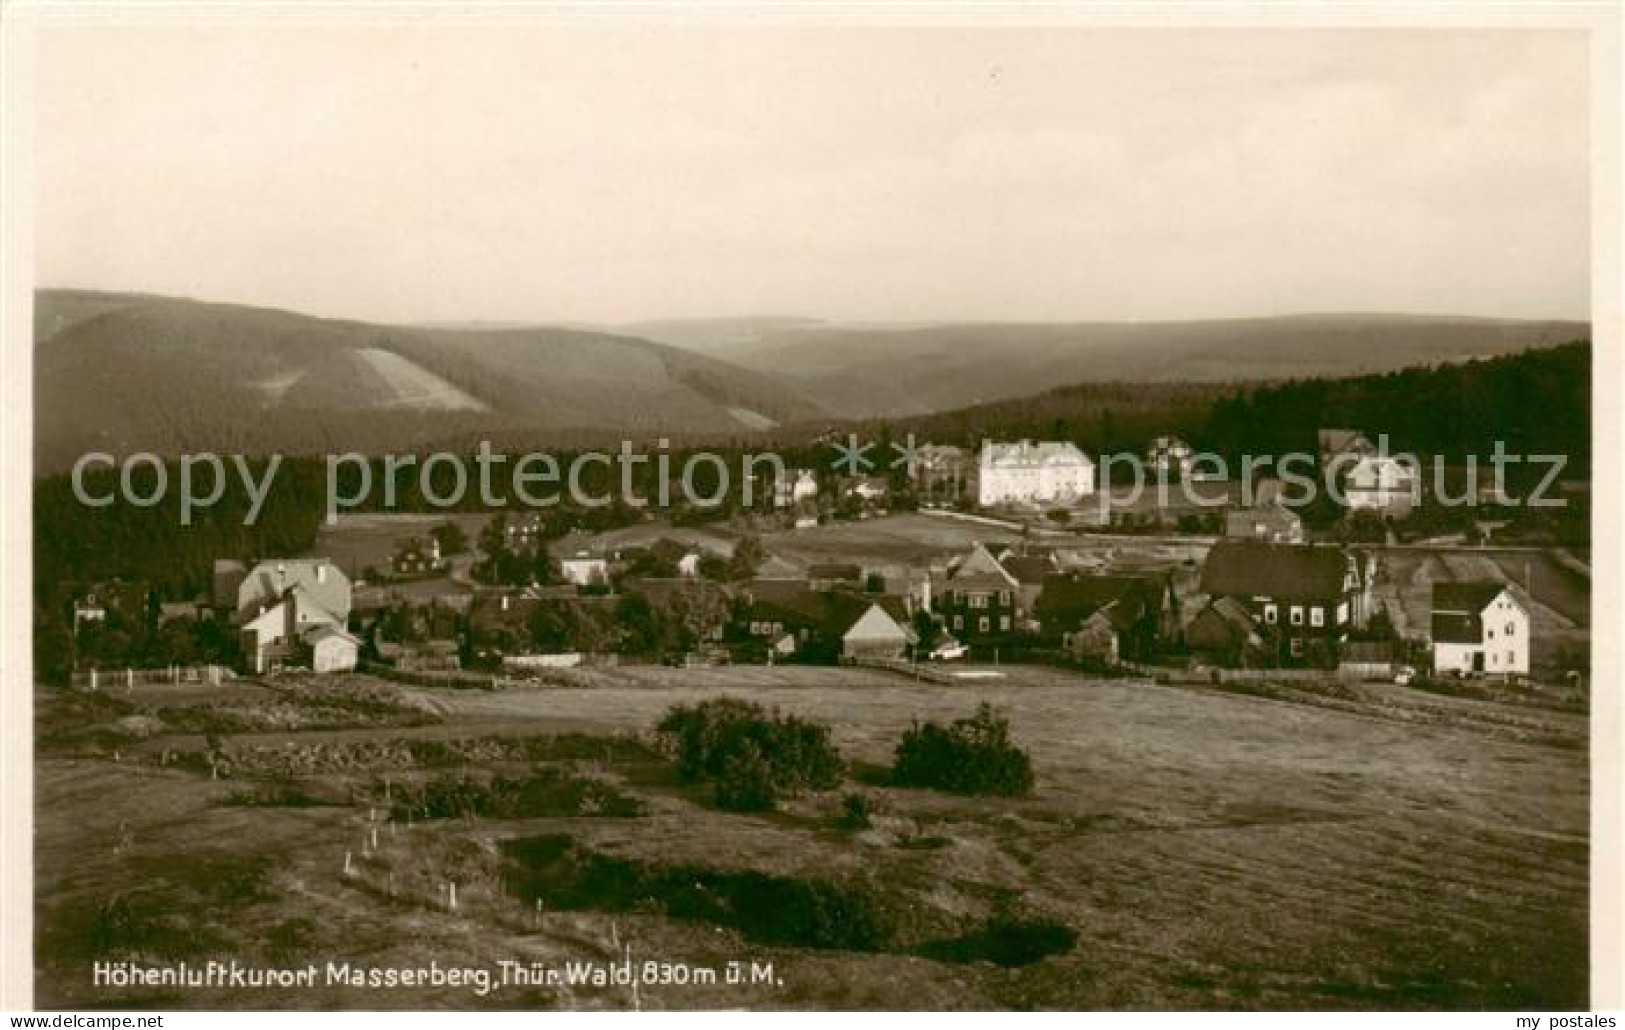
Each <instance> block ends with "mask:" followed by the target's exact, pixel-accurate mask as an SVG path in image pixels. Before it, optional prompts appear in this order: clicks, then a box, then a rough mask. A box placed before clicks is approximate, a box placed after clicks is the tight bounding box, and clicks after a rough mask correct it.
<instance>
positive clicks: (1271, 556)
mask: <svg viewBox="0 0 1625 1030" xmlns="http://www.w3.org/2000/svg"><path fill="white" fill-rule="evenodd" d="M1349 563H1350V555H1349V552H1347V551H1345V550H1343V549H1342V548H1340V547H1317V546H1314V545H1311V544H1272V543H1265V542H1263V541H1256V540H1220V541H1219V542H1218V543H1216V544H1214V545H1213V549H1212V550H1210V551H1208V555H1207V561H1206V562H1205V563H1203V565H1202V587H1201V589H1202V592H1203V593H1204V594H1212V595H1213V596H1215V597H1277V598H1290V599H1294V600H1310V601H1313V600H1324V601H1336V600H1338V599H1340V598H1341V597H1342V596H1343V581H1344V577H1345V576H1347V575H1348V573H1349Z"/></svg>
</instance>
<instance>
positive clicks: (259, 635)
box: [214, 558, 361, 673]
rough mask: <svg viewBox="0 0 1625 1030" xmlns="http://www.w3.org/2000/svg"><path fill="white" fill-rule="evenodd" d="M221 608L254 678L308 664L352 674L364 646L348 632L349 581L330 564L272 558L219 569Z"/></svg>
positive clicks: (223, 565)
mask: <svg viewBox="0 0 1625 1030" xmlns="http://www.w3.org/2000/svg"><path fill="white" fill-rule="evenodd" d="M214 588H215V601H216V607H218V608H220V609H221V610H222V611H226V612H229V613H230V617H231V621H232V622H233V623H234V624H235V625H236V627H237V633H238V640H239V642H240V643H241V644H242V648H243V656H244V658H245V659H246V661H247V664H248V667H249V669H250V670H251V671H252V672H255V673H264V672H269V671H271V670H272V669H274V668H276V667H278V666H281V665H286V664H289V663H296V662H303V661H308V662H309V663H310V668H311V669H312V670H313V671H315V672H343V671H345V670H348V669H353V668H355V666H356V662H357V659H358V656H359V649H360V643H361V642H360V641H359V640H357V639H356V638H355V637H354V636H352V635H351V634H350V633H349V632H348V631H347V630H346V629H345V623H346V622H347V621H348V620H349V617H350V607H351V601H352V597H351V588H350V578H349V577H348V576H346V575H345V574H344V573H343V572H342V571H340V570H339V568H338V566H336V565H334V564H333V563H332V562H331V561H329V560H328V559H326V558H271V559H267V560H264V561H260V562H257V563H255V565H254V566H253V567H252V568H249V567H248V566H246V565H244V564H243V563H242V562H237V561H232V560H229V559H227V560H221V561H217V562H215V566H214Z"/></svg>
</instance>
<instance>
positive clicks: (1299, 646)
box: [1291, 637, 1303, 658]
mask: <svg viewBox="0 0 1625 1030" xmlns="http://www.w3.org/2000/svg"><path fill="white" fill-rule="evenodd" d="M1291 647H1292V657H1294V658H1302V657H1303V641H1302V640H1301V639H1299V638H1298V637H1293V638H1292V645H1291Z"/></svg>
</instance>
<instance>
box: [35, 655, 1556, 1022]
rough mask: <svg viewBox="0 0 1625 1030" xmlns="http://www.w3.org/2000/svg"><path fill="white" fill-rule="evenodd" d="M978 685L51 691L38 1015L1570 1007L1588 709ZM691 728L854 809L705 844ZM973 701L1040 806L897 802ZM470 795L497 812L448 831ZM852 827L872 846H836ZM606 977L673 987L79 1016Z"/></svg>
mask: <svg viewBox="0 0 1625 1030" xmlns="http://www.w3.org/2000/svg"><path fill="white" fill-rule="evenodd" d="M966 671H968V672H972V673H973V674H972V675H970V676H966V677H964V678H962V679H960V680H958V681H956V682H953V683H950V684H948V685H934V684H928V683H920V682H916V681H912V680H910V679H908V678H906V677H904V676H902V675H897V674H892V673H884V672H877V671H863V670H856V669H846V668H810V667H778V668H762V667H734V668H720V669H685V670H676V669H664V668H658V667H624V668H619V669H602V670H584V671H580V672H570V673H560V674H559V675H558V676H557V677H556V678H555V680H554V681H553V683H552V684H551V685H549V686H545V687H538V688H536V689H527V690H506V691H478V690H465V691H453V690H430V689H419V688H405V687H397V686H395V685H392V684H387V683H384V682H382V681H379V680H373V679H370V678H368V677H363V676H351V677H342V678H337V679H333V680H331V681H330V682H327V683H321V682H318V681H316V680H313V679H312V680H304V681H299V680H290V679H276V680H268V681H265V682H264V683H263V684H259V683H252V682H249V683H244V682H239V683H236V684H231V685H227V686H224V687H221V688H218V689H217V690H215V691H213V692H208V691H204V692H199V691H198V690H197V689H195V688H194V689H192V690H190V691H189V692H188V693H186V694H181V695H172V694H166V693H165V690H164V688H150V689H145V690H143V689H141V688H138V689H137V690H136V692H134V693H133V694H130V695H127V696H119V695H109V694H101V695H63V694H59V693H55V692H45V691H41V692H40V693H38V694H37V696H36V704H37V712H38V737H39V752H38V762H37V771H36V790H37V794H38V796H37V808H36V811H37V813H38V814H37V851H36V870H37V871H36V890H37V892H38V919H37V926H36V934H37V944H38V952H37V953H38V958H37V1002H38V1004H40V1005H41V1006H44V1007H73V1008H90V1007H123V1008H139V1007H163V1008H181V1007H190V1008H202V1007H211V1008H212V1007H228V1008H229V1007H249V1006H265V1007H276V1006H278V1005H288V1006H294V1005H296V1006H299V1007H306V1008H308V1007H358V1008H360V1007H365V1008H394V1007H439V1008H461V1007H490V1008H505V1009H512V1008H554V1007H572V1008H576V1007H585V1008H624V1007H630V1006H633V1005H637V1006H641V1007H645V1008H698V1007H705V1008H719V1007H721V1008H728V1007H753V1008H779V1007H785V1008H818V1007H830V1008H857V1007H876V1008H910V1009H915V1008H918V1009H930V1008H993V1007H1016V1008H1048V1007H1067V1008H1091V1007H1109V1008H1118V1007H1123V1008H1141V1007H1167V1006H1172V1007H1188V1008H1304V1007H1310V1008H1319V1007H1328V1008H1414V1007H1422V1008H1431V1007H1440V1008H1451V1007H1468V1008H1474V1007H1488V1008H1530V1009H1566V1008H1577V1007H1584V1006H1585V1005H1586V997H1587V986H1586V980H1585V970H1586V955H1587V915H1586V913H1587V897H1588V866H1587V862H1588V843H1587V828H1588V815H1587V810H1588V803H1587V798H1588V785H1587V725H1586V714H1585V710H1584V704H1583V701H1577V700H1576V699H1575V698H1573V697H1560V696H1556V695H1540V694H1529V695H1523V696H1516V697H1510V698H1508V697H1505V696H1497V697H1495V698H1490V697H1480V696H1459V697H1446V696H1441V695H1435V694H1426V693H1422V692H1420V691H1415V690H1410V689H1408V688H1402V687H1394V686H1360V685H1352V684H1337V683H1332V682H1328V683H1326V684H1324V685H1314V684H1303V683H1295V684H1292V685H1291V686H1290V687H1288V686H1285V685H1282V686H1279V687H1277V686H1272V685H1268V684H1255V685H1250V686H1247V687H1245V688H1243V687H1240V686H1237V685H1234V684H1232V685H1229V686H1227V687H1224V688H1217V687H1205V686H1204V687H1185V686H1166V685H1157V684H1153V683H1148V682H1142V681H1130V680H1091V679H1084V678H1081V677H1079V676H1077V675H1075V674H1072V673H1068V672H1063V671H1059V670H1050V669H1046V668H1038V667H1006V668H1002V669H981V670H966ZM718 695H730V696H735V697H740V698H747V699H750V700H753V701H756V702H759V703H761V704H763V705H766V706H768V707H770V708H776V709H778V710H780V711H782V712H784V713H788V714H794V715H798V716H805V717H808V718H812V719H816V720H820V721H823V722H826V723H828V724H829V725H830V726H831V728H832V738H833V741H834V743H835V744H836V746H837V747H838V748H839V750H840V751H841V753H842V755H843V757H844V758H845V759H846V760H847V764H848V768H847V772H846V775H845V782H844V783H843V784H842V785H841V786H840V787H839V788H838V789H836V790H833V791H828V792H820V793H811V794H805V795H803V796H801V797H799V798H796V799H794V800H791V801H789V802H788V803H786V804H784V805H782V806H781V807H780V810H778V811H774V812H766V813H758V814H742V813H736V812H727V811H723V810H721V809H719V808H718V807H717V806H716V805H715V804H714V802H713V799H712V796H711V791H710V788H709V787H708V786H705V785H703V784H694V783H691V782H686V781H683V780H680V779H679V778H678V777H677V775H676V773H675V770H674V767H673V765H672V763H671V761H670V760H669V757H668V755H667V754H666V752H665V751H664V750H663V749H662V747H661V746H660V742H659V740H658V739H657V738H656V737H655V736H654V735H653V734H652V732H651V730H652V728H653V727H654V725H655V723H656V722H657V721H658V720H659V719H660V718H661V716H662V714H663V713H664V712H665V711H666V710H667V709H668V708H669V707H670V706H672V705H673V704H678V703H688V702H694V701H697V700H701V699H705V698H709V697H715V696H718ZM982 701H988V702H992V703H993V704H995V705H996V706H998V707H999V708H1000V709H1002V710H1003V711H1004V712H1005V713H1007V714H1008V716H1009V718H1010V721H1011V731H1012V735H1013V737H1014V739H1015V740H1016V741H1017V742H1018V743H1019V744H1021V745H1022V746H1024V747H1026V748H1027V749H1028V750H1029V751H1030V753H1031V757H1032V761H1033V767H1034V769H1035V771H1036V773H1037V783H1036V788H1035V790H1034V791H1033V793H1032V794H1031V796H1028V797H1023V798H1017V799H994V798H975V797H963V796H956V795H949V794H943V793H938V792H934V791H926V790H913V789H902V788H899V787H895V786H892V785H890V783H889V780H888V767H889V765H890V762H891V758H892V751H893V748H894V747H895V745H896V742H897V740H898V738H899V737H900V735H901V734H902V733H903V732H904V731H905V730H907V729H908V728H909V727H910V725H911V724H913V723H914V722H915V721H916V720H925V719H935V720H939V721H946V720H951V719H954V718H958V717H960V716H964V715H967V714H969V713H970V712H971V711H972V710H973V709H974V708H975V706H976V705H977V704H978V703H979V702H982ZM493 778H495V779H493ZM503 778H506V779H503ZM470 782H474V783H479V784H484V785H485V787H483V788H481V789H482V790H483V791H484V793H478V792H476V793H475V794H473V795H470V796H471V797H472V801H471V802H469V803H468V804H464V805H463V806H462V807H461V808H458V807H456V806H454V805H449V803H448V802H446V801H445V799H446V797H447V796H448V794H447V791H446V790H445V789H444V788H446V786H447V784H448V783H452V784H454V785H455V784H461V786H460V787H459V788H458V789H460V790H464V791H468V790H470V789H471V788H469V787H468V786H467V784H468V783H470ZM504 783H506V784H507V785H508V787H507V788H504V787H503V784H504ZM514 784H523V785H524V786H523V787H515V786H513V785H514ZM499 788H501V789H499ZM509 788H511V789H509ZM502 789H509V793H507V794H503V793H502ZM851 794H861V795H863V796H864V797H865V798H866V799H867V801H868V807H869V809H870V811H871V813H872V815H871V817H870V818H869V819H868V820H867V822H868V825H867V826H861V825H853V824H852V823H850V822H849V821H846V820H843V818H842V811H843V801H844V798H845V797H846V796H847V795H851ZM452 884H455V885H456V900H455V907H454V906H453V902H452V898H451V897H450V888H451V885H452ZM1033 925H1043V926H1047V927H1055V926H1060V927H1064V928H1066V930H1067V931H1070V933H1069V934H1061V935H1060V937H1061V939H1059V940H1055V939H1047V940H1046V942H1045V943H1043V944H1042V945H1041V946H1040V945H1034V946H1031V947H1028V946H1025V944H1024V942H1023V941H1022V940H1020V939H1017V937H1018V936H1019V935H1017V934H1016V932H1015V931H1013V930H1010V928H1011V927H1018V928H1019V927H1023V926H1033ZM1001 927H1002V928H1004V930H1003V931H1001V930H1000V928H1001ZM1001 932H1005V936H1004V937H1001V936H1000V933H1001ZM1074 935H1075V936H1074ZM1052 936H1053V935H1052ZM1027 943H1030V942H1027ZM628 955H630V957H631V959H632V960H633V962H634V963H635V964H636V966H637V968H639V969H642V968H643V963H645V962H649V961H654V962H660V963H669V964H670V965H669V966H667V967H665V972H664V973H661V974H659V975H656V976H655V977H654V978H652V979H648V980H641V982H639V983H638V984H637V985H636V986H633V985H631V984H617V983H613V982H611V983H605V984H602V985H595V984H590V983H580V984H571V983H567V982H560V981H554V982H546V983H533V984H528V985H527V984H520V983H517V982H514V983H508V984H504V985H502V986H498V987H496V988H495V989H492V990H489V991H487V992H485V993H481V992H480V991H479V990H478V989H476V988H473V987H469V986H444V985H443V986H433V987H421V988H395V989H387V988H376V987H367V986H351V985H345V984H335V983H327V982H325V980H323V981H320V982H318V984H317V986H315V987H314V988H313V989H300V990H298V991H296V992H290V991H289V989H287V988H278V987H271V986H267V987H263V988H253V987H214V988H198V989H190V988H187V989H182V988H162V987H127V988H117V987H97V986H94V985H93V984H92V981H91V964H92V963H93V962H95V961H97V960H133V961H138V962H142V963H145V964H152V965H160V964H165V963H173V962H177V961H182V960H185V961H189V962H192V963H194V964H195V963H201V962H205V961H208V960H210V959H215V960H220V961H231V960H237V961H239V962H241V963H243V964H244V965H253V966H276V967H286V968H297V967H303V966H305V965H307V964H314V965H316V966H318V967H320V968H321V969H322V970H323V971H324V974H325V971H326V970H327V969H328V968H329V966H328V964H329V963H335V964H340V965H342V964H345V963H348V964H349V965H350V966H351V967H352V968H360V967H376V968H383V967H421V966H427V965H428V964H430V963H431V962H433V963H438V964H439V966H440V967H458V968H465V967H466V968H484V969H487V970H494V971H497V972H496V973H493V975H498V974H499V972H500V969H501V967H500V965H499V964H500V963H502V962H504V961H512V962H516V963H521V964H530V963H541V964H543V965H545V966H549V967H554V968H562V964H564V963H568V962H571V961H585V962H613V961H616V960H624V959H625V958H626V957H627V956H628ZM730 963H741V965H738V966H732V965H730ZM752 963H754V965H752ZM768 965H771V967H772V972H771V974H770V975H769V974H767V973H766V972H765V970H766V967H767V966H768ZM673 970H677V972H673ZM706 971H710V975H709V976H708V975H707V972H706ZM730 971H732V972H733V973H735V974H737V975H734V976H730V975H729V974H730ZM741 971H743V972H741ZM662 977H664V979H665V981H666V982H657V981H659V980H661V979H662ZM499 979H500V977H499ZM640 979H641V978H640ZM679 980H687V982H686V983H683V982H678V981H679ZM730 981H737V982H730Z"/></svg>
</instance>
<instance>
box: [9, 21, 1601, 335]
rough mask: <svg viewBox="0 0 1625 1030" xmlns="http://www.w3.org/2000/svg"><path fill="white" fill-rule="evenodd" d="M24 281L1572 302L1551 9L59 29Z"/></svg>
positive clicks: (1573, 65) (943, 307)
mask: <svg viewBox="0 0 1625 1030" xmlns="http://www.w3.org/2000/svg"><path fill="white" fill-rule="evenodd" d="M35 63H36V83H35V112H36V124H35V148H36V149H35V172H34V177H35V182H36V203H35V220H36V224H35V240H36V262H37V280H38V282H39V283H40V285H42V286H82V287H96V288H107V289H130V290H144V291H149V292H155V293H163V294H172V295H180V296H191V297H198V298H202V299H209V300H229V301H238V302H244V303H251V304H262V305H268V306H275V307H285V308H290V309H294V310H299V311H304V312H309V313H313V314H321V315H332V316H342V317H353V318H363V319H372V320H379V321H393V322H416V321H558V322H592V323H601V324H603V323H623V322H630V321H636V320H642V319H657V318H695V317H724V316H741V315H796V316H805V317H823V318H831V319H852V320H914V321H931V320H962V319H973V320H1020V321H1061V320H1120V319H1144V320H1151V319H1185V318H1206V317H1228V316H1247V315H1268V314H1278V313H1288V312H1309V311H1398V312H1427V313H1449V314H1471V315H1489V316H1509V317H1558V318H1585V317H1587V315H1588V307H1589V304H1588V294H1589V278H1590V277H1589V249H1590V243H1589V190H1588V169H1589V150H1588V109H1587V104H1588V100H1587V91H1588V78H1587V61H1586V40H1585V37H1584V35H1582V34H1579V33H1574V32H1563V31H1558V30H1549V31H1548V30H1510V29H1501V30H1414V29H1390V30H1353V29H1339V30H1300V29H1284V28H1282V29H1229V30H1221V29H1210V30H1190V29H1141V30H1134V29H1104V28H1098V27H1094V28H1091V27H1081V26H1079V27H1006V28H989V27H976V28H967V27H950V26H936V27H921V26H914V27H882V26H878V25H863V26H854V25H848V26H822V27H816V26H810V25H805V24H802V25H786V24H758V25H743V24H733V25H721V24H707V25H696V24H667V25H657V24H654V23H652V22H646V23H636V22H629V21H627V20H625V19H622V20H620V21H615V20H607V21H602V22H595V21H586V20H577V21H568V22H553V23H544V24H503V25H493V24H489V23H487V24H484V25H462V26H453V25H447V24H438V25H432V26H431V25H422V24H417V25H396V26H359V25H353V24H350V25H343V24H333V25H297V26H296V25H287V24H283V25H279V26H267V25H258V26H251V25H244V24H238V23H217V24H201V25H192V26H181V25H146V26H125V27H118V28H115V27H110V26H87V25H75V26H66V25H57V26H51V27H48V28H44V29H42V31H41V35H40V36H39V38H38V42H37V46H36V56H35Z"/></svg>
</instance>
